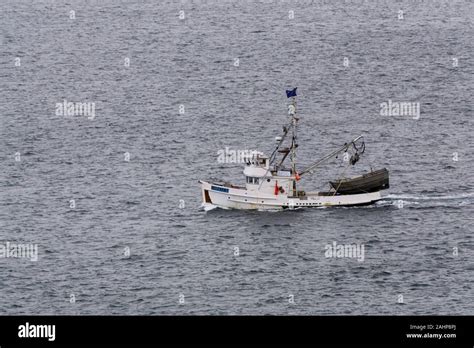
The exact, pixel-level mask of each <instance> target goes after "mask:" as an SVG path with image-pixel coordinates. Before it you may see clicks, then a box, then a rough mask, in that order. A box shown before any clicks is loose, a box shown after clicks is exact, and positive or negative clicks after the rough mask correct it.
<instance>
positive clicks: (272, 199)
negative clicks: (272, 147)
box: [200, 181, 382, 210]
mask: <svg viewBox="0 0 474 348" xmlns="http://www.w3.org/2000/svg"><path fill="white" fill-rule="evenodd" d="M200 183H201V192H202V199H203V206H204V207H206V206H207V207H209V206H216V207H219V208H224V209H244V210H280V209H295V208H300V207H325V206H354V205H365V204H372V203H374V202H376V201H378V200H380V199H381V198H382V196H381V194H380V191H378V192H371V193H363V194H354V195H331V194H322V193H317V192H315V193H307V194H306V196H305V197H288V196H287V195H284V194H278V195H275V194H268V193H260V192H258V191H249V190H247V189H246V188H243V187H231V186H228V185H226V186H224V185H221V184H210V183H208V182H205V181H200Z"/></svg>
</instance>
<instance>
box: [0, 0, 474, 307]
mask: <svg viewBox="0 0 474 348" xmlns="http://www.w3.org/2000/svg"><path fill="white" fill-rule="evenodd" d="M71 11H74V12H71ZM180 11H183V12H180ZM400 11H402V12H400ZM472 20H473V3H472V2H471V1H468V0H462V1H461V0H459V1H458V0H456V1H441V0H440V1H421V0H420V1H416V0H413V1H394V2H389V1H373V2H372V1H371V2H365V1H349V0H348V1H338V0H336V1H299V2H290V1H256V2H249V1H244V2H242V3H241V2H238V1H224V2H217V1H181V2H172V1H168V2H155V1H148V0H146V1H138V0H131V1H92V0H91V1H54V0H51V1H46V0H45V1H38V2H37V1H26V0H23V1H7V0H2V1H0V40H1V41H0V45H1V46H0V47H1V48H0V50H1V55H0V85H1V87H0V116H1V133H0V135H1V146H0V159H1V161H0V166H1V170H0V173H1V181H0V185H1V189H0V192H1V197H0V221H1V226H0V227H1V229H0V243H1V244H2V245H4V246H5V245H6V243H7V242H9V243H31V244H37V247H38V261H36V262H35V261H30V260H28V259H25V258H18V257H16V258H15V257H4V258H0V275H1V276H0V312H1V313H2V314H153V315H158V314H174V315H176V314H296V315H306V314H311V315H330V314H395V315H402V314H471V315H472V314H473V313H474V289H473V281H474V259H473V257H474V239H473V212H474V209H473V205H474V193H473V188H474V184H473V181H474V180H473V178H474V174H473V168H474V166H473V140H472V136H473V131H472V130H473V119H472V117H473V112H472V111H473V110H472V95H473V73H474V69H473V64H474V61H473V57H472V52H473V36H474V35H473V34H474V30H473V21H472ZM18 58H19V59H18ZM345 58H347V59H346V60H345ZM344 62H346V63H345V64H344ZM128 63H129V64H128ZM292 87H298V114H299V116H300V126H301V127H300V129H299V144H300V146H299V149H298V150H299V155H298V163H299V165H300V166H301V167H304V166H305V165H307V164H309V163H310V162H311V161H312V160H315V159H317V158H319V157H322V156H323V155H324V154H326V153H327V152H328V151H331V150H333V149H335V148H337V147H338V146H340V145H342V144H343V143H344V142H346V141H349V140H350V139H352V138H353V137H355V136H357V135H359V134H363V135H364V136H365V139H366V145H367V149H366V153H365V156H364V157H363V158H362V160H361V161H360V163H358V164H357V165H356V166H355V167H354V168H353V169H352V170H351V172H348V173H347V174H348V175H351V174H354V175H356V174H359V173H361V172H364V171H367V170H368V169H369V168H370V167H371V166H372V167H373V168H374V169H375V168H382V167H387V168H388V169H389V170H390V175H391V188H390V190H387V191H384V192H383V194H384V196H385V197H384V199H383V200H382V201H380V202H378V203H377V204H376V205H373V206H369V207H360V208H326V209H301V210H295V211H284V212H272V213H268V212H242V211H225V210H220V209H216V210H212V211H209V212H204V211H202V210H201V209H200V205H201V194H200V188H199V185H198V180H199V179H207V178H211V177H213V178H222V179H226V180H229V181H233V182H235V183H236V184H241V183H244V182H245V180H244V177H243V175H242V169H243V168H242V166H241V164H238V163H231V164H227V163H219V162H218V151H219V150H222V149H225V147H229V148H230V149H236V150H237V149H241V150H245V149H258V150H261V151H265V152H267V153H269V152H270V150H271V149H272V148H273V146H274V137H275V136H276V135H279V133H280V132H281V126H282V125H283V124H284V123H285V122H286V120H287V99H286V95H285V90H286V89H289V88H292ZM64 100H67V101H68V102H93V103H95V117H94V118H93V119H92V118H91V117H89V118H88V117H85V116H84V115H83V116H80V115H78V116H63V115H58V114H57V112H56V111H57V108H56V104H57V103H63V101H64ZM388 100H391V101H398V102H413V103H419V105H420V111H421V112H420V117H419V119H414V118H415V117H411V116H382V115H381V114H380V110H381V107H380V105H381V103H384V102H388ZM127 153H128V154H129V156H130V158H129V160H128V161H127V158H126V156H128V155H127ZM344 167H345V164H344V163H343V161H342V159H341V158H339V159H336V160H334V161H332V162H330V163H328V164H327V165H325V166H323V167H321V168H320V170H319V171H317V172H316V173H315V175H314V176H312V177H308V178H304V179H303V180H302V184H303V185H304V188H305V189H306V190H318V189H327V182H328V180H330V179H334V178H335V177H337V176H338V175H339V174H340V173H341V171H342V170H343V168H344ZM71 200H73V204H72V203H71ZM71 204H72V205H73V206H74V205H75V207H73V208H71ZM183 204H184V206H183ZM333 242H336V243H338V244H359V245H364V248H365V249H364V250H365V256H364V260H363V261H358V260H357V259H355V258H348V257H346V258H328V257H326V256H325V247H326V245H328V244H329V245H330V244H332V243H333ZM237 248H238V249H237ZM237 251H238V253H237ZM236 254H238V255H236ZM291 299H294V301H291ZM290 302H294V303H290Z"/></svg>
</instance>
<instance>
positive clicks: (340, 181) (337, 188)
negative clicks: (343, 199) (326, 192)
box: [332, 162, 351, 197]
mask: <svg viewBox="0 0 474 348" xmlns="http://www.w3.org/2000/svg"><path fill="white" fill-rule="evenodd" d="M350 165H351V162H349V163H348V164H347V166H346V168H344V171H343V172H342V174H341V178H340V179H339V185H337V187H336V191H334V194H333V195H332V196H333V197H334V196H335V195H336V193H337V190H339V187H341V184H342V178H343V175H344V174H345V173H346V170H347V168H349V166H350Z"/></svg>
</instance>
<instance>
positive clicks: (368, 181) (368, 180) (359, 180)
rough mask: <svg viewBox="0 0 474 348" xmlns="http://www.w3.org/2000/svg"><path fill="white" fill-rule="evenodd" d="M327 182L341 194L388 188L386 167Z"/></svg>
mask: <svg viewBox="0 0 474 348" xmlns="http://www.w3.org/2000/svg"><path fill="white" fill-rule="evenodd" d="M329 183H330V184H331V186H332V187H333V188H334V190H337V193H339V194H341V195H352V194H358V193H368V192H376V191H380V190H386V189H388V188H390V183H389V174H388V170H387V169H386V168H383V169H380V170H376V171H373V172H370V173H368V174H364V175H362V176H358V177H355V178H352V179H342V180H338V181H330V182H329Z"/></svg>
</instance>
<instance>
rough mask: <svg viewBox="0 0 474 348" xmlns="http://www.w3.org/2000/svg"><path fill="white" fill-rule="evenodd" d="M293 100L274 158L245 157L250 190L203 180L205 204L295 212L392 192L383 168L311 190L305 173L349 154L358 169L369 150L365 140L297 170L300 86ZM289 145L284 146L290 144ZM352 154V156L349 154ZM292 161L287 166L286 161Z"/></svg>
mask: <svg viewBox="0 0 474 348" xmlns="http://www.w3.org/2000/svg"><path fill="white" fill-rule="evenodd" d="M286 94H287V97H288V98H291V104H290V105H289V106H288V114H289V115H290V121H289V123H288V124H287V125H286V126H284V127H283V134H282V136H278V137H276V138H275V140H276V142H277V145H276V148H275V149H274V150H273V152H272V154H271V155H270V156H266V155H265V154H264V153H262V152H259V151H254V152H252V153H251V154H250V155H249V156H248V157H247V158H246V159H245V162H246V163H245V168H244V172H243V173H244V175H245V178H246V184H245V186H238V185H233V184H231V183H228V182H220V181H217V182H208V181H202V180H200V181H199V182H200V184H201V191H202V200H203V204H202V206H203V207H204V208H205V209H206V208H212V207H219V208H224V209H258V210H276V209H295V208H300V207H321V206H357V205H367V204H372V203H374V202H376V201H378V200H380V199H381V198H382V196H381V194H380V191H381V190H384V189H388V188H389V186H390V185H389V174H388V170H387V169H385V168H384V169H381V170H377V171H373V172H370V173H367V174H364V175H362V176H359V177H355V178H352V179H346V178H342V179H340V180H336V181H331V182H330V185H331V189H330V190H329V191H327V192H306V191H304V190H302V189H301V188H300V187H299V186H300V185H299V183H298V181H299V180H300V179H301V177H302V176H303V175H307V174H310V173H313V171H314V170H315V169H316V168H317V167H318V166H319V165H320V164H322V163H324V162H326V161H327V160H329V159H331V158H333V157H336V156H337V155H339V154H340V153H342V152H344V153H347V155H346V156H347V159H348V162H349V163H348V166H350V165H355V164H356V163H357V162H358V161H359V159H360V156H361V155H362V154H363V153H364V152H365V143H364V140H363V136H358V137H356V138H355V139H353V140H351V141H350V142H349V143H345V144H344V145H343V146H342V147H340V148H339V149H337V150H335V151H333V152H331V153H330V154H328V155H326V156H324V157H323V158H321V159H320V160H318V161H316V162H314V163H312V164H311V165H310V166H308V167H307V168H305V169H303V170H302V171H297V170H296V149H297V147H298V144H297V142H296V140H297V126H298V121H299V118H298V117H297V116H296V88H294V89H293V90H290V91H286ZM287 139H288V141H289V144H287V146H285V145H284V144H285V140H287ZM349 151H352V155H351V156H350V157H349V156H348V152H349ZM287 159H289V162H290V163H289V164H288V166H286V165H285V161H286V160H287Z"/></svg>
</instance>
